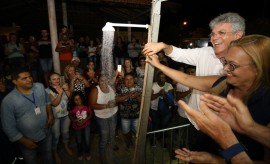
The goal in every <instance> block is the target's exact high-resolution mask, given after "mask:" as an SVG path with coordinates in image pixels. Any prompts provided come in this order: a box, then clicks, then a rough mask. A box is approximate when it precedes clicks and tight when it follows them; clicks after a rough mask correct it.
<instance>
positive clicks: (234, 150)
mask: <svg viewBox="0 0 270 164" xmlns="http://www.w3.org/2000/svg"><path fill="white" fill-rule="evenodd" d="M242 151H247V148H246V147H245V146H244V145H243V144H242V143H237V144H234V145H232V146H231V147H229V148H228V149H226V150H223V151H221V152H220V154H221V155H222V156H223V158H224V159H225V160H226V161H227V162H230V161H231V159H232V158H233V157H234V156H236V155H237V154H239V153H241V152H242Z"/></svg>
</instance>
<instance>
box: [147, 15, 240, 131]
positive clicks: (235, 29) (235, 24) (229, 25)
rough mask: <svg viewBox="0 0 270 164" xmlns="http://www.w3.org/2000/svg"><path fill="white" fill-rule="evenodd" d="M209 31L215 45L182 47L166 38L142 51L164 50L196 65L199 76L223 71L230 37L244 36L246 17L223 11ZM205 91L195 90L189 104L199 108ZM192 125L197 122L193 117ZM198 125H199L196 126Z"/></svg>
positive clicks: (212, 22) (182, 60)
mask: <svg viewBox="0 0 270 164" xmlns="http://www.w3.org/2000/svg"><path fill="white" fill-rule="evenodd" d="M209 26H210V29H211V31H212V32H211V33H210V35H209V37H210V39H211V43H212V45H213V47H202V48H195V49H182V48H177V47H175V46H172V45H167V44H165V43H163V42H159V43H147V44H146V45H145V48H144V49H143V53H144V54H145V55H147V56H151V55H153V54H156V53H158V52H159V51H161V50H163V51H164V52H165V54H166V55H167V56H168V57H170V58H171V59H172V60H174V61H177V62H182V63H185V64H189V65H193V66H196V76H207V75H222V74H223V70H222V69H223V65H222V60H223V59H224V57H225V55H226V52H227V49H228V46H229V45H230V43H231V41H233V40H236V39H239V38H241V37H242V36H243V35H244V34H245V19H244V18H242V17H241V16H240V15H239V14H237V13H230V12H229V13H224V14H222V15H219V16H217V17H216V18H214V19H213V20H211V21H210V23H209ZM201 94H202V92H200V91H198V90H193V91H192V94H191V97H190V99H189V103H188V105H189V106H190V107H191V108H193V109H196V110H199V101H200V95H201ZM190 121H191V122H192V123H193V125H194V126H195V127H196V124H195V123H194V122H193V121H192V120H191V119H190ZM196 128H197V127H196Z"/></svg>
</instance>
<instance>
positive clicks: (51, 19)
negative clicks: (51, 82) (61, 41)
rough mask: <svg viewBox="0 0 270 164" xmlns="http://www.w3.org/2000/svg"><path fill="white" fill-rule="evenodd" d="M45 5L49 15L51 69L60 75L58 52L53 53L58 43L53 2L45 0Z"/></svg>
mask: <svg viewBox="0 0 270 164" xmlns="http://www.w3.org/2000/svg"><path fill="white" fill-rule="evenodd" d="M47 4H48V15H49V24H50V36H51V43H52V54H53V67H54V71H55V72H57V73H61V72H60V62H59V54H58V52H56V51H55V48H56V44H57V42H58V34H57V24H56V14H55V3H54V0H47Z"/></svg>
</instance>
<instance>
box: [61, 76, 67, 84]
mask: <svg viewBox="0 0 270 164" xmlns="http://www.w3.org/2000/svg"><path fill="white" fill-rule="evenodd" d="M65 83H66V81H65V76H60V86H63V85H64V84H65Z"/></svg>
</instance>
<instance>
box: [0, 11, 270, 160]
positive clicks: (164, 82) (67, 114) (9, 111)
mask: <svg viewBox="0 0 270 164" xmlns="http://www.w3.org/2000/svg"><path fill="white" fill-rule="evenodd" d="M209 26H210V28H211V34H210V41H211V43H212V46H209V47H203V48H195V49H183V48H178V47H175V46H172V45H168V44H166V43H163V42H159V43H147V44H145V45H144V46H143V47H144V48H143V49H142V46H141V45H140V43H138V41H137V40H136V38H132V41H131V42H130V43H125V42H124V41H123V39H122V38H121V37H118V38H116V42H115V44H114V47H113V57H114V60H113V61H114V66H115V67H114V76H113V78H112V79H108V77H106V76H104V73H103V72H102V68H101V64H100V62H101V59H100V58H101V46H102V44H101V42H100V40H99V39H95V40H94V39H90V38H89V37H79V39H78V41H76V40H75V39H74V36H72V34H71V33H70V32H69V30H68V28H67V27H66V26H64V27H63V28H62V29H61V32H60V33H59V41H58V43H57V45H56V49H55V51H56V52H59V61H60V71H61V72H60V73H57V72H53V65H52V63H53V61H52V49H51V41H50V38H49V32H48V30H46V29H43V30H41V38H40V39H37V40H36V39H35V37H34V36H32V35H31V36H29V40H28V42H27V44H24V43H22V42H18V41H17V36H16V35H15V34H11V35H10V38H9V41H8V42H7V43H6V44H5V45H4V52H3V53H4V54H5V60H4V63H1V64H2V70H1V71H2V73H1V81H0V98H1V101H0V102H1V125H2V126H1V138H3V139H2V141H7V143H6V147H8V148H10V147H12V148H13V149H16V151H14V152H19V153H21V154H22V156H23V158H24V160H25V162H26V163H31V164H32V163H37V158H38V156H37V152H41V155H42V157H43V158H42V159H43V160H44V161H46V163H61V162H62V159H61V157H60V155H59V153H58V149H57V146H58V143H59V141H60V140H61V141H62V142H63V145H64V148H65V150H66V152H67V154H69V155H73V154H74V150H72V148H71V147H70V145H69V143H70V138H71V137H70V134H71V133H72V132H74V134H75V138H76V144H77V153H76V154H77V158H78V160H87V161H89V160H91V149H90V147H91V131H92V128H93V126H92V125H93V124H95V125H96V130H97V131H98V132H99V136H100V141H99V155H100V161H101V163H104V164H107V163H110V162H112V161H113V162H115V163H118V162H119V159H117V157H116V156H115V154H114V151H116V150H117V149H118V147H117V145H116V143H115V137H116V135H117V134H118V131H120V130H119V129H121V132H122V134H123V136H124V140H125V144H126V150H127V151H128V152H129V151H130V149H131V148H132V147H133V146H134V137H132V136H136V134H137V128H138V118H139V114H140V103H141V98H142V90H143V86H144V73H145V66H146V63H149V64H151V65H153V66H154V67H156V69H155V72H154V81H153V86H152V94H151V102H149V103H150V110H149V120H151V121H150V122H149V125H148V126H149V130H151V131H152V130H159V129H164V128H168V127H169V126H171V125H180V124H186V123H189V122H191V123H192V124H193V125H194V126H190V127H189V129H190V134H189V136H190V137H189V147H188V148H185V147H183V146H185V145H181V144H180V142H179V141H178V139H179V137H177V136H176V134H173V143H172V145H170V148H171V149H172V150H171V151H172V152H174V153H173V154H172V155H173V156H175V157H177V158H179V159H181V160H184V161H188V162H191V163H225V162H232V163H239V162H241V163H243V161H245V163H252V162H265V163H267V162H270V159H269V156H270V155H269V152H270V150H269V148H270V112H269V110H268V108H267V107H268V105H270V104H269V101H268V100H269V99H268V98H269V93H270V92H269V91H270V90H269V87H270V82H269V81H270V80H269V71H270V70H269V68H270V67H269V63H270V58H269V54H270V49H269V47H270V38H269V37H266V36H262V35H247V36H245V20H244V18H242V17H241V16H240V15H238V14H237V13H230V12H229V13H224V14H222V15H219V16H217V17H216V18H214V19H213V20H212V21H211V22H210V23H209ZM170 60H174V61H176V62H180V63H182V64H181V65H179V66H180V67H179V69H175V68H172V67H170V64H169V61H170ZM118 65H121V67H120V68H121V69H117V68H118V67H117V66H118ZM39 68H40V69H39ZM40 72H42V73H40ZM41 74H42V75H44V76H40V75H41ZM206 92H207V93H210V94H205V93H206ZM217 95H218V96H217ZM14 100H16V101H14ZM179 100H181V101H179ZM177 102H178V103H177ZM187 104H188V105H187ZM172 120H175V122H172ZM119 127H120V128H119ZM181 133H184V132H183V131H181ZM60 136H61V137H60ZM8 140H9V141H10V142H9V141H8ZM155 142H156V141H155V140H151V144H152V145H153V144H156V143H155ZM1 143H2V142H1ZM8 143H10V145H8ZM14 143H16V146H14ZM246 148H247V149H246ZM220 150H223V151H221V152H220ZM170 153H171V152H170ZM220 154H221V155H220ZM16 155H18V154H16ZM10 156H12V154H10ZM8 157H9V156H8V155H7V156H6V158H7V159H6V160H7V162H10V161H8V160H10V159H8Z"/></svg>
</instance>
